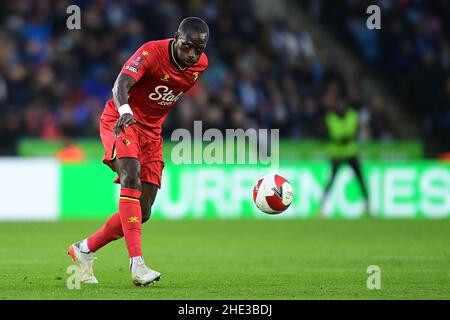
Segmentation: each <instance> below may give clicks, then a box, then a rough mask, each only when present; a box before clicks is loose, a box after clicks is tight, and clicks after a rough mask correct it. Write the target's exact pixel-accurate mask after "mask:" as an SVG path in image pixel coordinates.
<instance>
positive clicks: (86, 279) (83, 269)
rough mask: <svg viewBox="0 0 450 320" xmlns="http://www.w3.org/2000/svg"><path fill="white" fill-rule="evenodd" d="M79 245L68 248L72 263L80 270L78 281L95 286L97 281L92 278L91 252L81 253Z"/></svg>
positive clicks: (92, 259)
mask: <svg viewBox="0 0 450 320" xmlns="http://www.w3.org/2000/svg"><path fill="white" fill-rule="evenodd" d="M79 246H80V243H79V242H78V243H75V244H73V245H71V246H70V247H69V251H68V254H69V255H70V256H71V257H72V261H73V262H75V263H76V264H77V266H78V267H79V268H80V281H81V282H82V283H89V284H97V283H98V280H97V278H96V277H95V276H94V270H93V266H94V259H95V257H94V254H93V253H92V252H88V253H86V252H83V251H81V249H80V247H79Z"/></svg>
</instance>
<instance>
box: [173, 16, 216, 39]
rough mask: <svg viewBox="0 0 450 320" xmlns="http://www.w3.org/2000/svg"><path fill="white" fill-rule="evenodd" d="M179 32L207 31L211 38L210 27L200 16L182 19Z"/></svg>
mask: <svg viewBox="0 0 450 320" xmlns="http://www.w3.org/2000/svg"><path fill="white" fill-rule="evenodd" d="M178 32H179V33H180V34H187V33H191V32H194V33H206V34H207V38H206V39H208V38H209V28H208V25H207V24H206V22H205V21H203V20H202V19H200V18H197V17H188V18H185V19H183V21H181V23H180V25H179V26H178Z"/></svg>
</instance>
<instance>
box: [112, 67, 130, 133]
mask: <svg viewBox="0 0 450 320" xmlns="http://www.w3.org/2000/svg"><path fill="white" fill-rule="evenodd" d="M135 83H136V79H134V78H133V77H131V76H130V75H128V74H125V73H120V74H119V76H118V77H117V79H116V82H115V83H114V87H113V89H112V93H113V99H114V103H115V104H116V107H117V106H118V110H119V113H120V117H119V119H118V120H117V122H116V125H115V126H114V129H113V131H114V136H115V137H119V136H120V133H121V132H122V131H124V130H125V127H128V126H129V125H132V124H133V123H135V122H136V120H134V118H133V113H132V111H131V108H130V106H129V105H128V92H129V91H130V89H131V88H132V87H133V86H134V84H135Z"/></svg>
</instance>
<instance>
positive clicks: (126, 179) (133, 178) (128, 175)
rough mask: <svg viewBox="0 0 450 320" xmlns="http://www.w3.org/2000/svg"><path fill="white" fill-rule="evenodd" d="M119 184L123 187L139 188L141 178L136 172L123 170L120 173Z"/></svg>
mask: <svg viewBox="0 0 450 320" xmlns="http://www.w3.org/2000/svg"><path fill="white" fill-rule="evenodd" d="M120 184H121V185H122V187H124V188H132V189H138V190H141V179H140V178H139V173H138V172H123V173H121V174H120Z"/></svg>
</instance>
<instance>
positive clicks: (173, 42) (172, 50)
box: [169, 40, 187, 70]
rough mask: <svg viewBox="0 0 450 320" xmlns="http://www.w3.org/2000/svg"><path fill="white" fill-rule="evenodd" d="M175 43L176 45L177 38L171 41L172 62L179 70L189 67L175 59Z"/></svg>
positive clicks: (170, 54) (170, 53)
mask: <svg viewBox="0 0 450 320" xmlns="http://www.w3.org/2000/svg"><path fill="white" fill-rule="evenodd" d="M174 45H175V40H171V41H170V42H169V56H170V61H171V62H172V64H173V66H174V67H175V68H177V69H178V70H186V69H187V67H185V68H183V67H181V66H180V65H179V64H178V62H177V60H176V59H175V52H174Z"/></svg>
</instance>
